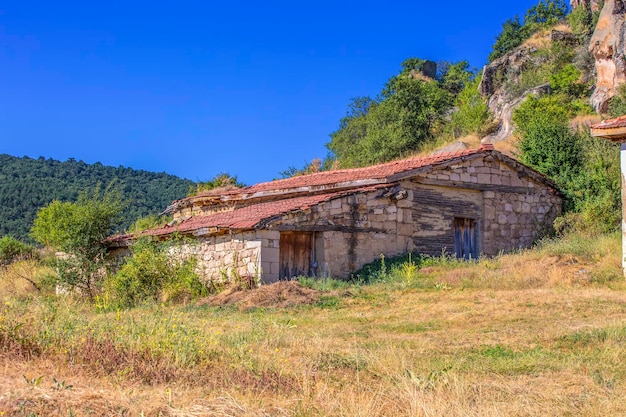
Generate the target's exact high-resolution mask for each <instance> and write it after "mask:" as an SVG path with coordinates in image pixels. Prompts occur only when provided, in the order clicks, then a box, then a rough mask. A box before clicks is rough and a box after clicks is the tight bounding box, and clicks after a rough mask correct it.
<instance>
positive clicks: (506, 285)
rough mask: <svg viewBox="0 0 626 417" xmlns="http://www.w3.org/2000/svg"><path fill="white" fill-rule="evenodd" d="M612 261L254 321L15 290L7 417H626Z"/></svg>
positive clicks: (586, 254) (590, 258) (430, 278)
mask: <svg viewBox="0 0 626 417" xmlns="http://www.w3.org/2000/svg"><path fill="white" fill-rule="evenodd" d="M619 253H620V242H619V236H617V235H615V236H600V237H596V238H594V239H589V238H581V237H571V238H570V239H566V240H554V241H545V242H543V243H542V244H540V245H539V246H538V247H537V248H536V249H534V250H529V251H521V252H519V253H517V254H512V255H502V256H499V257H496V258H492V259H483V260H480V261H479V262H475V263H463V264H459V263H457V262H455V261H452V260H440V261H437V262H431V264H430V266H426V267H423V268H421V269H419V270H416V271H413V270H411V271H409V272H411V273H412V274H414V275H410V276H409V275H406V276H401V277H400V278H397V277H396V278H394V277H391V278H390V279H388V280H386V281H381V282H378V283H376V284H372V285H363V286H355V287H352V288H350V289H348V290H347V291H343V292H342V293H341V294H343V295H338V294H337V293H332V294H331V293H328V295H326V296H325V297H324V298H323V299H322V300H321V301H320V302H319V303H318V304H317V305H313V306H300V307H293V308H284V309H272V308H256V309H254V308H253V309H250V310H245V311H244V310H240V309H237V308H229V307H225V308H224V307H221V308H217V307H209V306H206V305H199V304H188V305H165V304H164V305H162V304H146V305H143V306H141V307H138V308H135V309H131V310H120V311H113V312H108V313H98V312H96V309H95V308H94V306H93V305H90V304H87V303H84V302H82V301H81V300H76V299H72V298H71V297H54V296H51V295H50V294H40V293H39V291H37V290H34V289H32V288H30V289H29V288H28V286H27V285H23V286H22V284H20V283H19V282H18V281H19V278H16V277H15V276H13V278H9V277H8V275H7V274H6V273H4V274H3V275H2V276H1V278H0V285H2V288H3V289H6V288H15V289H18V288H21V289H20V290H19V291H17V290H16V292H15V294H9V293H5V292H4V291H3V293H2V305H1V306H0V386H1V387H2V390H0V413H4V414H3V415H7V416H8V415H16V416H27V415H28V416H37V415H38V416H68V415H77V416H79V415H103V416H104V415H125V416H148V415H150V416H202V415H211V416H213V415H215V416H227V415H229V416H390V415H394V416H395V415H398V416H562V415H586V416H596V415H597V416H600V415H603V416H604V415H625V414H626V403H624V401H623V398H624V394H625V387H626V384H625V383H626V380H625V377H626V364H625V363H626V362H625V361H624V358H625V357H626V343H624V342H626V325H624V324H623V323H625V322H626V321H625V320H626V309H625V308H624V305H626V294H625V293H624V280H623V277H622V275H621V271H620V262H619V257H620V255H619ZM405 272H406V271H405ZM407 274H408V272H407ZM10 280H13V282H11V283H9V281H10ZM40 377H41V378H40ZM37 381H39V382H37Z"/></svg>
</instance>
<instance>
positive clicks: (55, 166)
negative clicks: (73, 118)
mask: <svg viewBox="0 0 626 417" xmlns="http://www.w3.org/2000/svg"><path fill="white" fill-rule="evenodd" d="M113 181H115V184H116V186H117V187H118V188H119V190H120V191H121V192H122V196H123V198H124V199H125V201H126V202H127V203H128V204H127V207H126V208H125V210H124V213H123V215H124V218H123V222H122V224H120V229H125V228H127V227H128V226H129V225H130V224H131V223H132V222H133V221H134V220H136V219H137V218H139V217H143V216H146V215H149V214H158V213H160V212H161V211H163V209H165V207H167V205H168V204H170V203H171V202H172V201H173V200H175V199H178V198H182V197H185V195H187V193H188V192H189V189H190V187H191V186H193V185H195V183H194V182H193V181H190V180H186V179H182V178H179V177H176V176H174V175H169V174H165V173H154V172H148V171H142V170H135V169H131V168H125V167H121V166H120V167H112V166H105V165H102V164H101V163H99V162H97V163H95V164H87V163H85V162H83V161H76V160H74V159H69V160H67V161H65V162H61V161H56V160H54V159H45V158H43V157H40V158H38V159H33V158H28V157H23V158H18V157H15V156H11V155H7V154H0V236H3V235H12V236H14V237H16V238H19V239H23V240H25V239H27V237H28V231H29V230H30V227H31V225H32V222H33V219H34V218H35V214H36V213H37V210H38V209H39V208H41V207H43V206H45V205H47V204H48V203H50V202H51V201H53V200H61V201H73V200H75V199H76V198H77V197H78V195H79V194H80V193H81V192H82V191H84V190H88V189H92V188H94V187H96V186H98V185H99V184H100V185H101V186H107V185H109V184H110V183H111V182H113Z"/></svg>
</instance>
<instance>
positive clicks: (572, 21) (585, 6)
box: [567, 2, 595, 43]
mask: <svg viewBox="0 0 626 417" xmlns="http://www.w3.org/2000/svg"><path fill="white" fill-rule="evenodd" d="M567 21H568V22H569V25H570V27H571V28H572V31H573V32H574V34H576V36H578V38H579V39H580V41H581V42H582V43H587V42H586V41H587V40H588V39H589V38H590V37H591V35H592V33H593V29H594V27H595V25H594V23H593V13H592V11H591V4H590V3H586V2H581V4H579V5H578V7H576V8H575V9H574V10H572V12H571V13H570V14H569V15H568V16H567Z"/></svg>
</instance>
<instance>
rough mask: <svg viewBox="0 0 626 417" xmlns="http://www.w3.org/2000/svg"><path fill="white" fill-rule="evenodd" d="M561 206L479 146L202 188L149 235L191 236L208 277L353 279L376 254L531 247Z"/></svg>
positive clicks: (552, 193) (512, 163) (543, 182)
mask: <svg viewBox="0 0 626 417" xmlns="http://www.w3.org/2000/svg"><path fill="white" fill-rule="evenodd" d="M561 206H562V195H561V194H560V192H559V191H558V189H557V187H556V186H555V185H554V184H553V183H552V182H551V181H550V180H548V179H547V178H546V177H544V176H543V175H541V174H539V173H538V172H536V171H534V170H532V169H531V168H529V167H527V166H525V165H523V164H521V163H519V162H518V161H516V160H514V159H512V158H510V157H508V156H506V155H504V154H502V153H500V152H498V151H495V150H494V148H493V146H492V145H483V146H482V147H481V148H479V149H473V150H464V151H459V152H448V153H442V154H437V155H433V156H429V157H426V158H411V159H405V160H399V161H394V162H389V163H385V164H380V165H375V166H370V167H365V168H356V169H344V170H336V171H327V172H319V173H314V174H309V175H302V176H297V177H292V178H288V179H282V180H276V181H271V182H265V183H260V184H256V185H252V186H249V187H245V188H241V189H233V190H228V191H222V192H216V191H212V192H205V193H201V194H199V195H196V196H193V197H188V198H185V199H182V200H178V201H175V202H173V203H172V205H171V206H170V207H168V209H167V212H169V213H170V214H172V215H173V217H174V221H173V222H172V223H171V224H170V225H168V226H165V227H163V228H160V229H153V230H149V231H147V232H145V233H146V234H148V235H152V236H156V237H159V238H168V237H169V236H171V235H172V234H174V233H176V234H178V235H183V236H189V237H191V243H186V244H183V245H182V246H181V247H180V251H181V252H182V254H183V255H185V256H189V255H193V256H196V258H197V260H198V272H199V273H200V274H201V275H202V276H203V277H204V278H206V279H208V280H222V279H225V278H227V277H232V276H233V275H234V274H238V275H239V276H254V277H258V278H260V280H261V281H262V282H264V283H269V282H273V281H277V280H285V279H291V278H293V277H296V276H299V275H316V276H333V277H348V276H349V275H350V274H351V273H353V272H355V271H356V270H358V269H359V268H360V267H361V266H363V265H364V264H366V263H369V262H372V261H373V260H375V259H378V258H379V257H380V255H381V254H384V255H385V256H387V257H389V256H393V255H397V254H401V253H405V252H408V251H416V252H420V253H425V254H430V255H441V254H442V252H447V253H449V254H452V255H455V256H457V257H460V258H466V259H469V258H472V259H475V258H477V257H478V256H480V255H481V254H484V255H496V254H497V253H499V252H501V251H511V250H515V249H519V248H526V247H528V246H530V245H531V244H532V243H533V241H534V240H536V239H537V238H539V237H541V236H542V235H543V234H544V233H545V232H546V231H548V230H550V229H551V227H552V222H553V220H554V219H555V218H556V217H557V216H558V215H560V214H561ZM120 240H123V239H120Z"/></svg>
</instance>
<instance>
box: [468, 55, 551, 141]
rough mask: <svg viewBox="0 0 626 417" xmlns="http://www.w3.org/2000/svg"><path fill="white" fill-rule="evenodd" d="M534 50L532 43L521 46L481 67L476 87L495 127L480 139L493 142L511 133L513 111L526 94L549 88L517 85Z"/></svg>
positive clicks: (541, 91)
mask: <svg viewBox="0 0 626 417" xmlns="http://www.w3.org/2000/svg"><path fill="white" fill-rule="evenodd" d="M536 50H537V49H536V48H535V47H527V46H520V47H518V48H516V49H514V50H513V51H511V52H509V53H508V54H506V55H504V56H502V57H500V58H498V59H496V60H495V61H493V62H492V63H491V64H489V65H486V66H485V67H484V69H483V76H482V79H481V82H480V85H479V86H478V91H479V92H480V94H481V95H482V96H483V97H486V98H487V105H488V107H489V111H490V112H491V114H492V115H493V117H494V119H495V121H496V123H497V124H498V127H497V129H496V131H495V132H493V133H491V134H489V135H487V136H485V137H484V138H482V140H481V142H482V143H494V142H498V141H501V140H505V139H507V138H508V137H510V136H511V134H512V133H513V120H512V119H513V111H514V110H515V109H516V108H517V107H518V106H519V105H520V104H521V103H522V101H524V99H525V98H526V97H527V96H528V95H529V94H532V95H534V96H540V95H542V94H545V93H547V92H548V91H549V89H550V87H549V85H547V84H545V85H540V86H534V87H531V88H528V89H521V90H520V89H518V87H517V86H518V85H519V82H520V77H521V74H522V72H523V71H524V69H525V68H526V67H527V66H529V65H533V63H532V60H533V59H534V58H533V53H534V52H535V51H536Z"/></svg>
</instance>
